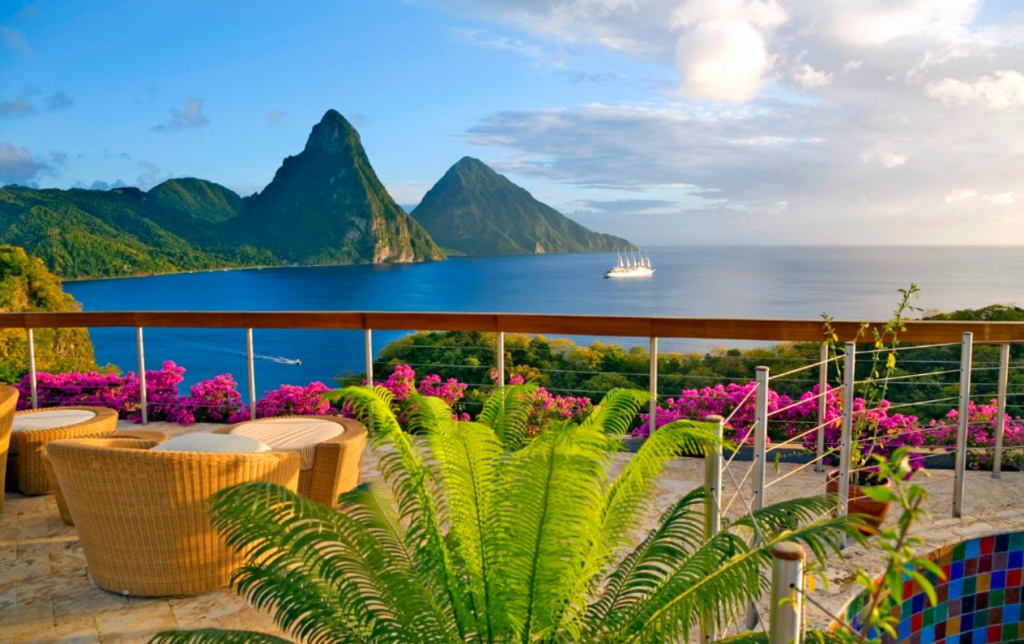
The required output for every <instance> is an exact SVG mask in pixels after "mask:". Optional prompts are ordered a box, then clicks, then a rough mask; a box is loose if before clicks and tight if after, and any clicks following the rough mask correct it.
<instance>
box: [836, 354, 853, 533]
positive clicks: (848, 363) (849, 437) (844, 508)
mask: <svg viewBox="0 0 1024 644" xmlns="http://www.w3.org/2000/svg"><path fill="white" fill-rule="evenodd" d="M856 381H857V345H856V344H855V343H853V342H847V343H846V349H845V353H844V354H843V421H842V422H843V425H842V430H841V432H840V438H839V476H838V477H837V479H836V484H837V486H838V490H839V501H838V504H837V505H838V507H837V511H838V513H839V516H846V514H847V513H848V512H849V509H850V461H851V458H852V456H853V398H854V384H855V383H856ZM839 542H840V547H843V548H845V547H846V535H845V534H843V535H840V537H839Z"/></svg>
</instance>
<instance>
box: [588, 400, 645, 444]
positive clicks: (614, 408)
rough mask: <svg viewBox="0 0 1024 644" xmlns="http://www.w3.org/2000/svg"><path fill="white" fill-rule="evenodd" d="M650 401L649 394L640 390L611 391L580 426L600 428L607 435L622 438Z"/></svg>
mask: <svg viewBox="0 0 1024 644" xmlns="http://www.w3.org/2000/svg"><path fill="white" fill-rule="evenodd" d="M650 399H651V395H650V394H649V393H647V392H646V391H641V390H639V389H611V390H609V391H608V393H607V394H605V396H604V398H603V399H602V400H601V404H600V405H597V406H595V407H594V410H593V411H592V412H590V413H589V414H588V415H587V417H586V418H585V419H584V420H583V422H582V423H580V424H581V425H583V426H590V425H593V426H596V427H600V428H601V429H602V430H603V431H604V432H605V433H608V434H612V435H615V436H621V435H623V434H625V433H626V432H628V431H629V428H630V426H631V425H632V424H633V420H634V419H636V417H637V414H639V413H640V410H641V409H643V407H644V405H646V404H647V403H648V401H650Z"/></svg>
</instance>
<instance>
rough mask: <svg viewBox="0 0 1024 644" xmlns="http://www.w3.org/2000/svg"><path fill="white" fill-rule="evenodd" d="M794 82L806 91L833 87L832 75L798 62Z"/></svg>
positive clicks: (794, 72)
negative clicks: (828, 86) (827, 86)
mask: <svg viewBox="0 0 1024 644" xmlns="http://www.w3.org/2000/svg"><path fill="white" fill-rule="evenodd" d="M801 60H802V57H801ZM793 80H795V81H796V82H797V83H798V84H799V85H800V87H803V88H804V89H814V88H815V87H824V86H825V85H831V84H832V74H831V73H829V72H825V71H822V70H820V69H815V68H814V67H812V66H811V65H809V64H808V63H805V62H798V64H797V65H796V67H795V68H794V69H793Z"/></svg>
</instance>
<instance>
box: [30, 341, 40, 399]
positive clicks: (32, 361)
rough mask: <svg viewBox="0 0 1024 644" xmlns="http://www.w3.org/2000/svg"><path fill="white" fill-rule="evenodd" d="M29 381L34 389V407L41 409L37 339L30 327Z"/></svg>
mask: <svg viewBox="0 0 1024 644" xmlns="http://www.w3.org/2000/svg"><path fill="white" fill-rule="evenodd" d="M28 382H29V386H30V387H31V390H32V409H39V383H38V381H37V378H36V339H35V336H34V335H33V334H32V329H28Z"/></svg>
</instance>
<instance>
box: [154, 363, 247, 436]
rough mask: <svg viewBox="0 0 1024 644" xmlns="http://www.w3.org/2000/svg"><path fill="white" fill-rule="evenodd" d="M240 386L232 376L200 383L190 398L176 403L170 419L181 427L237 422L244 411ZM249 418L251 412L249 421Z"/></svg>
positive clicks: (184, 398)
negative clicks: (238, 416)
mask: <svg viewBox="0 0 1024 644" xmlns="http://www.w3.org/2000/svg"><path fill="white" fill-rule="evenodd" d="M237 386H238V383H237V382H235V379H234V378H232V377H231V374H230V373H225V374H221V375H219V376H216V377H214V378H211V379H210V380H202V381H200V382H197V383H196V384H194V385H192V387H191V388H190V389H189V395H188V396H187V397H183V398H179V399H178V400H176V401H175V403H174V405H173V406H172V407H171V409H170V411H169V413H168V419H169V420H172V421H174V422H176V423H178V424H179V425H193V424H195V423H197V422H200V423H204V422H214V423H220V422H224V421H226V420H231V421H232V422H235V421H234V418H235V415H236V414H237V413H238V412H239V410H241V409H242V408H243V407H244V405H243V404H242V394H240V393H238V390H237V389H236V387H237ZM248 417H249V416H248V412H247V413H246V416H245V418H246V419H248Z"/></svg>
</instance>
